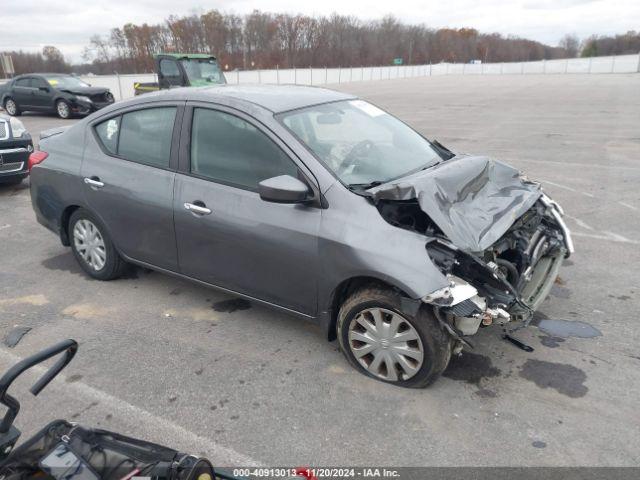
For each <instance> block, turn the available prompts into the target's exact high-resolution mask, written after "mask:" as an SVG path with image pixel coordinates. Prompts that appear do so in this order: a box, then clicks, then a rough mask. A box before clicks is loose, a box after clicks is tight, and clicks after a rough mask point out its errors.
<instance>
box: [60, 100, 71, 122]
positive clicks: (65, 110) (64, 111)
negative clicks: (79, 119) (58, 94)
mask: <svg viewBox="0 0 640 480" xmlns="http://www.w3.org/2000/svg"><path fill="white" fill-rule="evenodd" d="M58 115H60V116H61V117H62V118H67V117H68V116H69V106H68V105H67V104H66V103H64V102H58Z"/></svg>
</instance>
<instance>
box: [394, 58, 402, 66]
mask: <svg viewBox="0 0 640 480" xmlns="http://www.w3.org/2000/svg"><path fill="white" fill-rule="evenodd" d="M393 64H394V65H402V58H394V59H393Z"/></svg>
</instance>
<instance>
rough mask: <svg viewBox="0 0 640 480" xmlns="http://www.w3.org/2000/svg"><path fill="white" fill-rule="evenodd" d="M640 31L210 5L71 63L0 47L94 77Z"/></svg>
mask: <svg viewBox="0 0 640 480" xmlns="http://www.w3.org/2000/svg"><path fill="white" fill-rule="evenodd" d="M639 51H640V32H635V31H631V32H627V33H626V34H622V35H615V36H592V37H589V38H588V39H586V40H585V41H583V42H580V40H579V39H578V38H577V37H576V36H575V35H566V36H565V37H563V39H562V40H561V41H560V43H559V44H558V46H549V45H545V44H543V43H541V42H537V41H533V40H528V39H524V38H519V37H514V36H503V35H500V34H498V33H489V34H487V33H481V32H478V31H477V30H475V29H473V28H459V29H452V28H441V29H433V28H430V27H428V26H426V25H423V24H422V25H411V24H406V23H402V22H400V21H399V20H398V19H396V18H395V17H393V16H391V15H388V16H385V17H383V18H381V19H378V20H371V21H363V20H360V19H358V18H356V17H353V16H345V15H338V14H335V13H334V14H332V15H330V16H308V15H291V14H278V13H268V12H261V11H258V10H255V11H253V12H252V13H250V14H247V15H236V14H232V13H222V12H220V11H218V10H211V11H208V12H205V13H202V14H192V15H186V16H170V17H168V18H167V19H166V20H165V21H164V22H163V23H159V24H154V25H149V24H146V23H143V24H141V25H135V24H132V23H128V24H126V25H124V26H122V27H119V28H113V29H112V30H111V31H110V33H109V34H108V35H103V36H101V35H94V36H93V37H91V39H90V41H89V45H88V46H87V47H86V48H85V50H84V54H83V58H84V60H85V63H84V64H78V65H70V64H69V63H67V62H66V61H65V59H64V57H63V56H62V54H61V53H60V51H59V50H58V49H57V48H56V47H53V46H47V47H45V48H44V49H43V51H42V53H27V52H5V53H9V54H11V55H12V57H13V63H14V66H15V69H16V73H26V72H35V71H55V72H70V71H73V72H75V73H88V72H92V73H95V74H110V73H113V72H118V73H142V72H151V71H153V70H154V62H153V55H154V54H156V53H160V52H184V53H187V52H192V53H210V54H213V55H215V56H216V57H218V60H219V62H220V65H221V66H222V68H223V69H225V70H234V69H241V70H247V69H269V68H276V67H279V68H291V67H309V66H314V67H338V66H343V67H349V66H371V65H388V64H391V63H392V62H393V60H394V59H396V58H401V59H402V62H403V63H404V64H428V63H439V62H455V63H466V62H470V61H472V60H480V61H482V62H484V63H486V62H516V61H532V60H541V59H555V58H571V57H576V56H578V55H582V56H596V55H616V54H626V53H638V52H639Z"/></svg>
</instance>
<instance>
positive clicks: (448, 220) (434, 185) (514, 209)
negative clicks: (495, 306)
mask: <svg viewBox="0 0 640 480" xmlns="http://www.w3.org/2000/svg"><path fill="white" fill-rule="evenodd" d="M369 193H370V194H371V196H372V198H373V199H374V201H376V202H377V201H379V200H401V201H407V200H413V199H415V200H417V201H418V203H419V205H420V208H421V209H422V211H424V212H425V213H426V214H427V215H428V216H429V217H430V218H431V220H433V221H434V222H435V223H436V224H437V225H438V227H440V229H441V230H442V232H443V233H444V234H445V235H446V236H447V237H448V238H449V240H450V241H451V242H452V243H453V244H454V245H455V246H457V247H458V248H460V249H462V250H464V251H467V252H481V251H483V250H486V249H487V248H488V247H489V246H491V245H492V244H493V243H495V242H496V241H497V240H498V239H499V238H500V237H501V236H502V235H504V233H505V232H506V231H507V230H508V229H509V227H510V226H511V225H512V224H513V223H514V222H515V221H516V220H517V219H518V218H519V217H520V216H522V215H523V214H524V213H525V212H526V211H527V210H528V209H529V208H531V206H532V205H533V204H534V203H535V202H536V201H537V200H538V198H540V196H541V195H542V192H541V190H540V186H539V185H538V184H535V183H531V182H527V181H525V180H523V179H522V178H521V177H520V172H519V171H518V170H516V169H515V168H513V167H510V166H509V165H506V164H504V163H501V162H498V161H496V160H492V159H490V158H488V157H484V156H468V155H458V156H456V157H454V158H452V159H450V160H447V161H444V162H442V163H439V164H438V165H436V166H434V167H431V168H428V169H426V170H422V171H420V172H417V173H414V174H412V175H409V176H407V177H403V178H400V179H398V180H394V181H391V182H388V183H385V184H383V185H380V186H378V187H374V188H372V189H370V190H369Z"/></svg>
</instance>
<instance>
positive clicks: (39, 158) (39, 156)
mask: <svg viewBox="0 0 640 480" xmlns="http://www.w3.org/2000/svg"><path fill="white" fill-rule="evenodd" d="M48 156H49V154H48V153H47V152H42V151H40V150H34V151H33V152H32V153H31V155H29V162H28V163H27V166H28V167H29V171H31V169H32V168H33V167H34V166H35V165H38V164H39V163H42V162H44V159H45V158H47V157H48Z"/></svg>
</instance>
